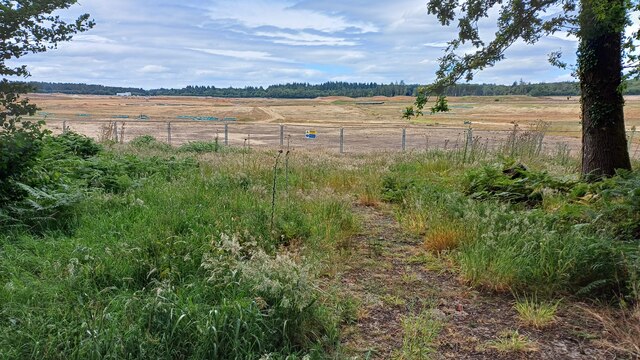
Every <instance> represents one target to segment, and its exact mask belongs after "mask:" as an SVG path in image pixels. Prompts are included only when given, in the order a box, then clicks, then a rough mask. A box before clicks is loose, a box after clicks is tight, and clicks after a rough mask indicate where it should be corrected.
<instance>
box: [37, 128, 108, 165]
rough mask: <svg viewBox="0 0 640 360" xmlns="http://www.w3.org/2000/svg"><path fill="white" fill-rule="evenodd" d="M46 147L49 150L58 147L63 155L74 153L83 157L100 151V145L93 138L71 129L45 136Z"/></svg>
mask: <svg viewBox="0 0 640 360" xmlns="http://www.w3.org/2000/svg"><path fill="white" fill-rule="evenodd" d="M46 147H47V148H49V151H51V148H55V147H58V149H57V151H58V152H59V153H62V154H64V155H65V156H69V155H75V156H79V157H81V158H84V159H86V158H89V157H91V156H95V155H98V154H99V153H100V152H101V151H102V146H100V144H98V143H96V142H95V140H93V139H92V138H90V137H88V136H84V135H81V134H78V133H75V132H73V131H67V132H65V133H64V134H61V135H58V136H48V137H46Z"/></svg>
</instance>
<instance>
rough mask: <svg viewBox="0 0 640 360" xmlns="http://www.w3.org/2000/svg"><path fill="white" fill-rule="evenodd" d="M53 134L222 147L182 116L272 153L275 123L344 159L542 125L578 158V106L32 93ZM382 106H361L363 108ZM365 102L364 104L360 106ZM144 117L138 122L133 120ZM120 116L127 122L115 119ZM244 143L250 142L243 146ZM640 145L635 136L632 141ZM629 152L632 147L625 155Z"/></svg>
mask: <svg viewBox="0 0 640 360" xmlns="http://www.w3.org/2000/svg"><path fill="white" fill-rule="evenodd" d="M29 97H30V98H31V100H32V101H33V102H34V103H36V104H38V105H39V106H40V107H41V108H42V110H41V112H40V113H39V114H38V115H36V118H37V119H42V118H45V117H46V120H47V123H48V124H49V126H50V128H51V129H52V130H53V131H54V132H59V131H62V124H63V122H64V123H65V124H66V125H67V126H69V127H70V128H71V129H72V130H74V131H77V132H80V133H83V134H87V135H89V136H93V137H96V138H100V137H101V134H102V132H103V131H102V128H103V127H104V126H105V124H108V123H109V122H113V121H117V122H118V124H119V126H120V127H121V126H122V124H123V123H124V124H125V137H124V138H125V141H127V140H130V139H133V138H134V137H136V136H139V135H143V134H149V135H153V136H156V137H157V138H158V139H162V140H168V131H167V123H168V122H171V123H172V143H173V144H182V143H184V142H188V141H196V140H212V139H213V138H215V136H216V134H217V136H218V137H219V139H220V140H221V141H222V140H223V138H224V124H222V122H219V121H217V122H214V121H206V122H205V121H200V122H194V121H187V120H185V119H184V117H186V116H214V117H218V118H219V119H223V118H225V117H233V118H236V119H237V121H236V122H232V123H230V125H229V128H228V141H229V143H230V144H231V145H244V144H245V140H244V139H248V140H247V142H248V143H250V144H252V145H253V146H278V145H279V144H280V127H279V124H286V127H285V138H287V139H288V140H289V142H290V143H291V145H292V146H296V147H310V148H314V147H322V148H335V149H339V133H340V130H339V129H340V128H345V130H344V134H345V135H344V139H345V144H344V150H345V151H346V152H367V151H372V150H398V149H401V148H402V128H406V129H407V130H406V142H405V148H406V149H409V150H411V149H416V150H418V149H421V150H423V149H425V148H435V147H438V148H444V147H445V146H446V147H448V148H450V147H455V146H456V144H458V146H461V144H462V143H463V137H464V131H465V129H467V128H468V127H469V126H471V127H473V129H474V133H473V135H474V137H478V138H479V140H480V141H485V142H487V143H488V144H489V145H490V146H492V147H495V146H499V145H500V144H501V143H503V142H504V141H506V137H507V136H508V134H509V131H510V130H512V129H513V126H514V124H515V123H517V124H519V126H520V128H522V129H526V128H528V127H529V126H531V125H532V124H535V123H536V122H538V121H540V120H543V121H546V122H548V123H549V124H550V128H549V132H548V136H547V137H546V142H545V145H546V147H547V148H548V149H550V150H552V149H553V148H556V147H557V146H558V144H566V146H568V147H569V148H570V149H572V151H579V148H580V142H579V136H580V105H579V101H578V99H577V98H575V97H574V98H566V97H542V98H534V97H526V96H510V97H460V98H450V101H449V104H450V107H451V112H449V113H443V114H436V115H425V116H423V117H420V118H417V119H415V120H413V121H412V122H407V121H406V120H404V119H402V116H401V114H402V110H403V109H404V108H405V107H407V106H410V105H411V104H412V102H413V100H414V99H413V98H412V97H394V98H386V97H375V98H366V99H352V98H347V97H324V98H318V99H301V100H295V99H293V100H291V99H220V98H207V97H126V98H125V97H115V96H114V97H111V96H85V95H82V96H81V95H61V94H53V95H48V94H32V95H30V96H29ZM372 101H374V102H382V104H366V102H372ZM363 102H365V104H362V103H363ZM625 112H626V119H627V120H626V121H627V127H628V128H629V130H632V128H633V127H640V97H629V98H627V105H626V108H625ZM140 115H145V118H148V119H146V120H138V119H137V118H138V117H139V116H140ZM123 116H127V117H128V118H125V119H123V118H122V117H123ZM305 130H317V131H318V139H316V140H310V141H308V140H306V139H305V138H304V133H305ZM249 139H250V140H249ZM635 144H640V134H638V136H634V147H636V145H635ZM633 152H635V150H634V149H633V148H632V153H633Z"/></svg>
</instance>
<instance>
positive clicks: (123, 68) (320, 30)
mask: <svg viewBox="0 0 640 360" xmlns="http://www.w3.org/2000/svg"><path fill="white" fill-rule="evenodd" d="M82 13H89V14H91V17H92V18H93V19H94V20H95V22H96V26H95V28H93V29H92V30H90V31H89V32H86V33H82V34H79V35H76V36H75V37H74V39H73V41H71V42H69V43H62V44H60V45H59V46H58V49H56V50H52V51H48V52H46V53H40V54H33V55H28V56H25V57H23V58H21V59H19V60H20V61H19V62H15V61H13V62H11V64H26V65H27V66H28V68H29V69H30V71H31V74H32V77H31V78H30V80H32V81H47V82H73V83H87V84H101V85H108V86H126V87H142V88H145V89H149V88H160V87H165V88H181V87H184V86H187V85H210V86H216V87H229V86H233V87H244V86H268V85H272V84H281V83H287V82H305V83H311V84H318V83H323V82H326V81H348V82H378V83H390V82H396V81H404V82H406V83H421V84H425V83H428V82H430V81H431V80H433V79H434V72H435V70H436V67H437V59H438V58H439V57H440V56H442V54H443V50H444V47H443V46H444V44H445V43H446V42H447V41H449V40H451V39H453V38H454V37H455V33H456V29H455V28H454V27H451V28H447V27H442V26H440V25H439V23H438V22H437V20H436V18H435V17H434V16H433V15H428V14H427V9H426V1H425V0H394V1H389V0H367V1H364V0H323V1H318V0H233V1H229V0H224V1H220V0H182V1H170V0H80V1H79V2H78V4H77V5H75V6H73V7H72V8H70V9H67V10H64V11H63V12H60V15H61V17H62V18H66V19H73V18H74V17H77V16H78V15H80V14H82ZM493 26H495V19H489V20H488V21H486V22H484V23H483V24H482V25H481V32H482V33H483V34H486V35H491V34H492V33H493V31H495V29H494V28H493ZM576 48H577V42H576V39H575V38H571V37H566V36H562V34H559V35H556V36H553V37H548V38H545V39H543V40H542V41H540V42H539V43H537V44H536V45H534V46H528V45H525V44H522V43H516V44H514V46H512V48H511V49H510V50H509V51H508V52H507V53H506V57H507V58H506V60H503V61H502V62H501V63H500V64H499V65H497V66H495V67H494V68H491V69H487V70H485V71H483V72H481V73H479V74H478V75H477V76H476V78H475V79H474V81H473V82H474V83H497V84H511V83H513V82H514V81H520V80H521V79H522V80H524V81H526V82H549V81H564V80H572V78H571V75H570V71H569V70H561V69H558V68H555V67H553V66H551V65H550V64H549V63H548V61H547V58H548V54H549V53H551V52H552V51H563V53H564V54H565V56H566V57H567V59H568V60H572V59H574V58H575V51H576Z"/></svg>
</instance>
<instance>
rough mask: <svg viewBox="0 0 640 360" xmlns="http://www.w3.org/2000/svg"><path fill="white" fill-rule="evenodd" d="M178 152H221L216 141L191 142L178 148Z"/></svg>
mask: <svg viewBox="0 0 640 360" xmlns="http://www.w3.org/2000/svg"><path fill="white" fill-rule="evenodd" d="M179 150H180V151H183V152H194V153H215V152H219V151H220V150H221V146H220V144H219V143H218V139H216V140H215V141H192V142H188V143H186V144H184V145H182V146H180V148H179Z"/></svg>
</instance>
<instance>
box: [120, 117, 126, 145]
mask: <svg viewBox="0 0 640 360" xmlns="http://www.w3.org/2000/svg"><path fill="white" fill-rule="evenodd" d="M125 125H127V123H126V122H123V123H122V127H121V128H120V129H121V130H120V144H124V126H125Z"/></svg>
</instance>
